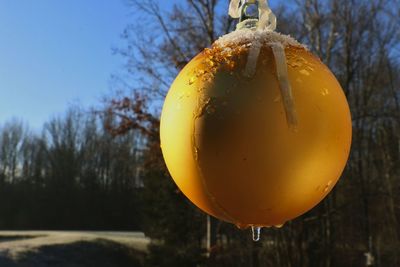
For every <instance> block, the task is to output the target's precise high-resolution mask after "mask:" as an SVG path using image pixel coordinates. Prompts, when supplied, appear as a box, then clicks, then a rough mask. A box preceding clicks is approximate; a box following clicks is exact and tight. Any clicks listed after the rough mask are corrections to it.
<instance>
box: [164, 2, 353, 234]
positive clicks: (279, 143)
mask: <svg viewBox="0 0 400 267" xmlns="http://www.w3.org/2000/svg"><path fill="white" fill-rule="evenodd" d="M251 8H253V10H254V8H256V10H257V12H256V13H257V14H256V15H255V16H254V14H249V13H250V10H251ZM229 14H230V15H231V16H232V17H234V18H240V22H239V24H238V26H237V30H236V31H234V32H232V33H229V34H227V35H224V36H222V37H221V38H220V39H218V40H217V41H216V42H215V43H214V44H213V45H212V47H211V48H209V49H205V51H203V52H202V53H200V54H199V55H197V56H196V57H195V58H194V59H193V60H192V61H191V62H189V64H188V65H187V66H186V67H185V68H184V69H183V70H182V71H181V73H180V74H179V75H178V77H177V78H176V80H175V81H174V83H173V84H172V86H171V89H170V91H169V92H168V95H167V97H166V99H165V103H164V107H163V111H162V116H161V125H160V135H161V145H162V152H163V156H164V159H165V162H166V164H167V167H168V170H169V172H170V174H171V176H172V177H173V179H174V181H175V182H176V184H177V185H178V187H179V188H180V189H181V191H182V192H183V193H184V194H185V195H186V196H187V197H188V198H189V199H190V200H191V201H192V202H193V203H194V204H195V205H196V206H198V207H199V208H200V209H202V210H203V211H205V212H206V213H208V214H211V215H213V216H215V217H217V218H219V219H221V220H225V221H228V222H231V223H234V224H236V225H237V226H238V227H239V228H247V227H249V226H251V227H252V229H253V233H254V238H255V239H256V240H258V239H259V233H260V229H261V227H269V226H276V227H281V226H282V225H283V224H284V223H285V222H286V221H288V220H291V219H293V218H295V217H297V216H299V215H301V214H303V213H304V212H306V211H308V210H310V209H311V208H312V207H314V206H315V205H316V204H318V203H319V202H320V201H321V200H322V199H323V198H324V197H325V196H326V195H327V194H328V193H329V191H330V190H331V189H332V187H333V186H334V185H335V183H336V182H337V180H338V179H339V177H340V175H341V173H342V171H343V168H344V166H345V164H346V161H347V158H348V155H349V150H350V143H351V117H350V111H349V107H348V104H347V101H346V97H345V95H344V93H343V91H342V89H341V87H340V85H339V83H338V82H337V80H336V78H335V77H334V75H333V74H332V73H331V72H330V70H329V69H328V68H327V67H326V66H325V65H324V64H323V63H322V62H321V61H320V60H319V59H318V58H317V57H315V56H314V55H313V54H312V53H310V52H309V51H308V50H307V49H306V47H305V46H303V45H302V44H300V43H298V42H297V41H296V40H294V39H293V38H291V37H290V36H286V35H282V34H280V33H277V32H275V31H274V30H275V28H276V17H275V16H274V14H273V13H272V11H271V10H270V8H269V6H268V2H267V1H265V0H247V1H246V0H244V1H238V0H232V1H231V4H230V10H229Z"/></svg>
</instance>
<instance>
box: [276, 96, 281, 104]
mask: <svg viewBox="0 0 400 267" xmlns="http://www.w3.org/2000/svg"><path fill="white" fill-rule="evenodd" d="M279 101H281V96H280V95H277V96H276V97H275V99H274V103H278V102H279Z"/></svg>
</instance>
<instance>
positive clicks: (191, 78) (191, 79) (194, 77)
mask: <svg viewBox="0 0 400 267" xmlns="http://www.w3.org/2000/svg"><path fill="white" fill-rule="evenodd" d="M196 80H197V77H196V76H192V77H190V79H189V85H192V84H194V83H195V82H196Z"/></svg>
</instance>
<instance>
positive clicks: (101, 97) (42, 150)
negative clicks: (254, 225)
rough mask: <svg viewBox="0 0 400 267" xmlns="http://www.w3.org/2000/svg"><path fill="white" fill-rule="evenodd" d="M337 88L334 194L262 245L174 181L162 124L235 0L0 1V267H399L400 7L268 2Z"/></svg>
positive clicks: (361, 0)
mask: <svg viewBox="0 0 400 267" xmlns="http://www.w3.org/2000/svg"><path fill="white" fill-rule="evenodd" d="M270 4H271V6H272V8H273V11H274V13H275V14H276V15H277V17H278V31H280V32H282V33H286V34H290V35H291V36H293V37H295V38H297V39H298V40H299V41H301V42H302V43H304V44H306V45H307V46H308V47H309V48H310V50H312V51H313V52H314V53H315V54H316V55H318V56H319V57H320V58H321V60H322V61H324V62H325V63H326V64H327V65H328V66H329V67H330V68H331V70H332V71H333V72H334V73H335V75H336V77H337V78H338V80H339V81H340V83H341V85H342V87H343V89H344V91H345V94H346V96H347V98H348V101H349V104H350V106H351V111H352V116H353V145H352V152H351V156H350V160H349V162H348V165H347V167H346V169H345V171H344V173H343V177H342V179H341V180H340V181H339V183H338V185H337V186H336V187H335V189H334V190H333V191H332V192H331V193H330V194H329V196H328V197H327V198H326V199H325V200H324V201H323V202H322V203H320V204H319V205H318V206H317V207H316V208H314V209H313V210H311V211H310V212H308V213H307V214H305V215H303V216H301V217H300V218H297V219H295V220H293V221H291V222H288V223H287V224H285V225H284V227H283V228H281V229H266V230H264V231H263V233H262V238H261V241H260V242H257V243H255V242H253V241H252V239H251V234H250V231H249V230H247V231H246V230H245V231H243V230H239V229H237V228H236V227H234V226H233V225H230V224H227V223H224V222H220V221H217V220H215V219H212V218H209V217H207V216H206V215H205V214H204V213H202V212H201V211H200V210H199V209H197V208H196V207H194V206H193V205H192V204H191V203H190V202H189V201H188V200H187V199H186V198H185V196H184V195H183V194H182V193H181V192H180V191H179V189H178V188H177V187H176V186H175V184H174V183H173V181H172V180H171V178H170V177H169V174H168V171H167V170H166V167H165V165H164V162H163V159H162V155H161V151H160V144H159V115H160V111H161V107H162V102H163V99H164V97H165V95H166V93H167V91H168V88H169V86H170V84H171V82H172V81H173V79H174V78H175V76H176V75H177V74H178V73H179V71H180V70H181V69H182V68H183V67H184V66H185V64H186V63H187V62H188V61H190V59H192V58H193V57H194V56H195V55H196V54H197V53H199V52H200V51H202V50H203V49H204V48H205V47H209V46H210V45H211V44H212V43H213V42H214V41H215V40H216V39H218V37H219V36H221V35H223V34H225V33H228V32H230V31H232V30H233V29H234V28H235V24H236V21H235V20H232V19H230V18H229V17H228V16H227V10H228V5H229V1H228V0H179V1H178V0H171V1H156V0H117V1H112V2H111V1H94V0H87V1H78V0H73V1H50V0H40V1H14V0H1V1H0V36H1V41H0V230H1V231H0V266H5V267H13V266H39V267H41V266H100V267H101V266H250V267H258V266H288V267H289V266H326V267H329V266H384V267H386V266H400V177H399V175H400V88H399V84H400V76H399V71H400V65H399V63H400V42H399V40H400V19H399V17H400V1H398V0H370V1H365V0H291V1H278V0H270Z"/></svg>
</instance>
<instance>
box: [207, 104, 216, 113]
mask: <svg viewBox="0 0 400 267" xmlns="http://www.w3.org/2000/svg"><path fill="white" fill-rule="evenodd" d="M206 111H207V113H208V114H213V113H214V112H215V108H214V107H213V106H211V105H209V106H207V108H206Z"/></svg>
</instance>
